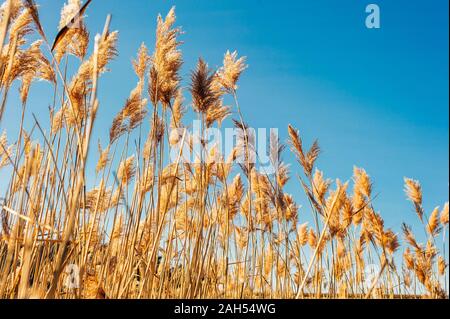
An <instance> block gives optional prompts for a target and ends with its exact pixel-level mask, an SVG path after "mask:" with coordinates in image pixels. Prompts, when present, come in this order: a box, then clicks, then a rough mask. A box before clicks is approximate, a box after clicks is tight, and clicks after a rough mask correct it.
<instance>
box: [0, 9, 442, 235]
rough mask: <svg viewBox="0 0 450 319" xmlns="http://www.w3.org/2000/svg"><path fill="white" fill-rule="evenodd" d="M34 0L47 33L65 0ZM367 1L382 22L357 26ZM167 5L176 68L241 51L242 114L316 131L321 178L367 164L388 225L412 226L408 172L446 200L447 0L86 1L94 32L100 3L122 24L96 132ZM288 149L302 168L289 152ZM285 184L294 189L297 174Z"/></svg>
mask: <svg viewBox="0 0 450 319" xmlns="http://www.w3.org/2000/svg"><path fill="white" fill-rule="evenodd" d="M37 2H38V3H39V4H40V5H41V6H40V13H41V19H42V20H43V24H44V28H45V30H46V32H47V33H48V34H49V35H50V36H51V37H52V36H54V35H55V34H56V31H57V30H56V28H57V23H58V21H59V12H60V8H61V7H62V4H63V2H64V1H63V0H39V1H37ZM369 3H376V4H378V5H379V6H380V8H381V29H379V30H374V29H372V30H369V29H367V28H366V27H365V24H364V21H365V17H366V13H365V6H366V5H367V4H369ZM172 5H176V12H177V16H178V20H177V24H178V25H180V26H182V27H183V30H184V31H185V34H184V35H183V36H182V40H183V41H184V42H185V44H184V45H183V46H182V49H183V54H184V60H185V65H184V67H183V70H182V75H183V76H185V77H186V78H187V76H188V75H189V72H190V70H191V69H192V68H193V66H194V64H195V62H196V60H197V58H198V57H199V56H202V57H203V58H205V59H206V61H208V62H209V64H210V66H212V67H217V66H219V65H220V64H221V60H222V57H223V54H224V52H225V51H226V50H227V49H230V50H235V49H236V50H238V52H239V54H240V55H245V56H247V57H248V61H247V62H248V64H249V69H248V70H247V71H246V72H245V74H244V75H243V77H242V79H241V81H240V90H239V99H240V103H241V107H242V109H243V113H244V116H245V118H246V121H247V122H249V124H250V125H251V126H252V127H276V128H279V130H280V133H281V138H282V139H283V140H285V139H286V136H287V134H286V133H287V125H288V123H291V124H292V125H294V126H295V127H297V128H299V129H300V131H301V134H302V136H303V138H304V140H305V143H307V144H308V145H310V143H312V141H313V139H314V138H318V139H319V142H320V145H321V147H322V149H323V153H322V155H321V157H320V160H319V162H318V167H319V168H320V169H321V170H324V171H325V174H326V176H327V177H330V178H340V179H342V180H348V179H349V178H350V177H351V175H352V168H353V165H357V166H360V167H363V168H365V169H366V170H367V172H368V173H369V174H370V175H371V176H372V177H373V180H374V190H375V193H379V196H378V198H377V199H376V201H375V207H376V208H377V210H379V211H381V213H382V215H383V216H384V218H385V220H386V224H387V226H389V227H394V228H395V230H396V231H398V232H399V231H400V227H399V226H400V223H401V222H402V221H407V222H408V223H409V224H413V225H416V226H417V223H416V219H417V218H416V217H415V215H414V213H413V212H412V209H411V205H410V204H409V203H408V202H407V201H406V200H405V195H404V193H403V177H405V176H407V177H413V178H415V179H418V180H420V181H421V183H422V186H423V189H424V204H425V207H426V209H427V212H430V210H431V209H432V208H434V207H435V206H438V205H439V206H442V205H443V204H444V202H446V201H447V200H448V191H449V189H448V188H449V170H448V163H449V148H448V142H449V122H448V116H449V107H448V102H449V94H448V84H449V83H448V67H449V66H448V54H449V43H448V23H449V20H448V1H447V0H433V1H430V0H416V1H410V0H408V1H407V0H389V1H381V0H371V1H362V0H346V1H335V0H326V1H325V0H315V1H306V0H304V1H301V0H296V1H281V0H280V1H262V0H260V1H257V0H246V1H237V0H226V1H225V0H222V1H217V0H215V1H207V0H202V1H193V0H190V1H186V0H185V1H162V0H127V1H124V0H120V1H119V0H94V1H93V2H92V4H91V6H90V7H89V9H88V10H87V19H86V21H87V24H88V26H89V29H90V30H91V32H92V33H93V34H94V33H95V32H101V30H102V27H103V23H104V20H105V17H106V14H107V13H111V14H112V15H113V20H112V26H111V27H112V29H118V30H119V31H120V38H119V47H118V49H119V54H120V56H119V58H118V59H116V60H115V61H114V62H113V63H111V64H110V69H111V71H112V72H111V73H109V74H106V75H104V76H103V78H102V79H101V82H100V90H101V94H100V102H101V106H100V108H101V110H100V114H99V118H98V121H97V123H96V128H95V129H96V131H97V133H98V132H99V134H98V135H96V136H94V138H95V140H94V141H96V140H97V138H98V137H100V138H101V139H102V141H103V142H106V140H107V132H108V130H109V126H110V124H111V120H112V118H113V116H114V115H115V114H116V113H117V112H118V110H119V109H120V108H121V106H122V104H123V102H124V101H125V99H126V98H127V97H128V94H129V92H130V90H131V89H132V88H134V86H135V84H136V79H135V76H134V73H133V71H132V69H131V63H130V61H131V59H132V57H134V56H135V54H136V51H137V49H138V47H139V45H140V44H141V42H143V41H144V42H145V43H146V45H147V46H148V47H149V48H150V49H152V48H153V43H154V31H155V23H156V22H155V19H156V15H157V14H158V13H162V14H163V15H165V14H166V13H167V11H168V10H169V9H170V7H171V6H172ZM187 84H188V83H187V82H185V83H184V85H187ZM49 96H51V90H50V89H49V88H48V85H47V84H37V85H35V86H34V89H32V91H31V95H30V103H29V105H30V110H33V112H36V113H37V115H38V117H39V118H40V119H42V120H44V119H46V118H47V117H48V115H47V113H48V112H47V107H48V104H49V102H50V100H51V99H49V98H48V97H49ZM15 101H17V100H16V99H15V98H12V99H11V100H10V103H9V104H10V106H8V108H9V109H11V108H13V109H14V107H12V106H11V105H14V104H17V105H18V103H17V102H15ZM17 110H18V108H16V112H17ZM5 118H6V119H10V120H8V121H6V120H5V119H4V121H3V122H4V123H2V126H4V127H5V128H6V129H7V130H10V129H11V130H13V129H14V125H15V124H14V120H13V119H15V118H16V117H15V115H14V114H12V111H8V113H6V115H5ZM6 122H7V123H6ZM2 129H3V127H2ZM94 150H95V149H94ZM285 159H286V160H287V161H288V162H291V163H292V164H293V165H292V168H293V170H294V171H299V168H298V166H297V165H296V164H295V163H294V162H293V161H292V157H291V156H290V155H288V154H286V155H285ZM0 176H1V175H0ZM2 178H3V176H2ZM3 187H4V186H2V188H3ZM3 189H4V188H3ZM288 191H290V192H292V193H293V194H294V195H296V197H298V196H301V195H300V194H301V190H300V187H299V186H298V184H297V181H296V179H293V180H292V181H291V182H290V186H289V187H288ZM298 198H300V199H301V200H300V204H302V205H304V209H303V214H306V215H307V216H308V218H309V212H307V210H308V206H307V203H306V201H303V200H302V199H303V197H298Z"/></svg>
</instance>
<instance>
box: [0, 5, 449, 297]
mask: <svg viewBox="0 0 450 319" xmlns="http://www.w3.org/2000/svg"><path fill="white" fill-rule="evenodd" d="M89 3H90V1H88V2H84V6H83V3H81V1H80V0H68V4H67V5H65V7H64V8H62V10H61V17H60V24H59V26H58V28H59V30H61V31H60V32H59V33H58V35H57V36H56V38H55V39H53V38H51V39H50V38H49V36H48V35H47V33H46V31H45V30H44V29H43V27H42V25H41V21H40V17H39V14H40V11H39V3H35V2H34V1H32V0H6V1H3V4H2V5H1V9H0V103H1V104H0V170H7V171H8V172H10V173H8V174H7V175H6V176H7V179H2V180H0V197H2V199H1V202H0V220H1V230H0V298H6V299H10V298H12V299H15V298H50V299H53V298H57V299H59V298H62V299H74V298H81V299H83V298H89V299H90V298H97V299H126V298H144V299H149V298H211V299H216V298H232V299H234V298H236V299H240V298H255V299H263V298H287V299H293V298H299V299H301V298H357V299H364V298H389V299H394V298H395V299H397V298H448V277H449V273H448V267H447V266H448V265H447V260H448V256H447V252H448V237H447V231H448V223H449V207H448V203H445V202H444V201H445V200H447V199H443V202H441V203H435V205H436V206H437V208H436V209H434V210H433V211H426V210H425V209H424V208H423V205H422V197H423V196H425V195H423V194H422V188H421V185H420V183H419V181H416V180H414V179H412V178H405V180H404V190H405V197H403V198H399V199H398V200H399V201H401V200H409V201H410V204H411V206H410V207H411V210H410V211H407V212H401V214H403V216H404V220H405V223H404V224H403V226H402V227H401V229H390V228H388V227H386V226H385V223H384V220H383V213H382V212H381V213H380V212H378V210H377V208H376V207H374V205H375V204H376V203H374V199H375V197H376V195H375V194H374V191H373V189H372V182H373V181H372V179H371V177H369V175H368V173H366V171H365V170H364V169H363V168H359V167H355V168H354V171H353V173H352V172H349V180H348V181H340V180H338V179H336V180H332V179H328V178H327V177H325V176H326V173H325V172H322V171H320V170H319V169H318V168H317V167H316V160H317V158H318V157H319V155H320V151H321V150H320V147H319V144H318V142H314V141H306V140H303V139H302V135H301V134H300V131H299V130H298V129H297V128H294V127H292V126H291V125H289V123H288V122H286V126H285V127H284V128H280V129H283V130H285V131H286V132H288V135H289V139H288V140H287V141H277V143H276V147H272V148H271V149H270V154H271V155H273V156H272V157H271V159H273V163H272V165H273V166H274V167H275V168H276V169H275V171H274V172H273V173H264V172H263V171H261V170H259V169H257V162H258V160H256V161H253V160H251V159H252V156H251V154H252V153H253V149H252V147H251V144H252V141H251V138H250V136H249V134H248V133H247V130H246V128H247V127H248V126H251V124H252V118H251V117H249V113H246V112H245V105H241V106H240V105H239V99H238V95H239V94H238V93H239V90H238V82H239V78H240V76H241V75H242V74H244V73H245V72H249V70H247V65H246V59H245V57H240V56H239V55H238V53H236V52H226V53H225V54H224V59H223V66H222V67H220V68H218V69H211V68H210V67H209V66H208V64H207V62H205V61H203V60H202V59H199V60H198V62H197V66H196V68H195V69H194V70H192V72H191V73H190V76H188V77H187V78H182V77H181V72H180V68H181V67H182V64H183V56H182V51H181V48H182V45H181V44H182V43H181V41H182V40H183V39H182V38H183V31H182V30H181V28H179V27H178V25H177V21H176V16H175V9H174V8H172V9H171V10H170V11H169V12H168V13H167V12H164V15H163V16H158V17H157V19H156V21H155V23H154V32H155V33H156V43H154V44H152V45H151V46H149V48H147V46H146V45H145V44H142V46H141V47H140V48H139V50H138V51H137V52H136V55H135V59H134V61H133V63H132V68H133V71H134V73H135V75H136V77H135V78H136V86H135V88H134V89H133V90H132V91H131V92H130V94H129V97H128V98H127V99H125V100H124V101H123V104H122V105H123V108H122V109H121V110H120V111H119V112H118V114H111V118H110V119H109V121H110V123H111V124H110V131H109V139H108V140H102V141H97V140H94V139H93V138H92V136H93V132H95V130H96V129H99V128H98V127H97V126H96V120H98V117H97V115H98V110H99V109H100V108H102V107H106V105H103V104H102V100H101V98H100V97H99V92H100V91H101V90H108V88H106V87H104V86H103V85H102V76H103V75H104V73H105V72H114V69H113V68H111V69H110V68H109V64H110V62H111V61H112V60H113V59H114V58H115V57H116V56H117V55H118V54H119V52H118V51H117V49H116V47H117V41H118V39H119V33H118V32H117V31H113V30H112V29H113V28H112V27H113V26H114V19H112V20H111V19H110V17H109V16H108V17H105V26H104V29H103V30H87V27H86V25H85V23H84V21H83V19H84V14H85V11H86V10H89V9H90V8H89ZM54 14H55V15H56V16H57V15H59V12H55V13H54ZM179 14H180V15H181V14H182V12H179ZM56 27H57V26H55V28H56ZM91 32H94V33H91ZM96 33H97V35H95V34H96ZM143 40H145V39H143ZM183 46H189V43H183ZM69 55H70V56H72V57H73V56H74V57H76V59H73V58H71V59H67V57H68V56H69ZM130 67H131V65H130ZM37 81H45V82H46V85H48V86H50V87H51V89H52V92H54V94H53V96H48V102H47V103H48V105H50V108H49V109H48V110H47V109H45V108H41V110H40V113H39V116H37V115H36V114H37V113H36V110H34V109H33V105H28V95H29V91H30V87H31V86H32V85H34V83H35V82H37ZM16 86H17V87H19V91H17V89H13V87H16ZM16 94H19V97H20V101H21V104H20V105H11V104H9V103H8V100H9V99H10V98H11V96H13V95H16ZM225 100H226V101H227V103H225V102H224V101H225ZM229 101H232V103H228V102H229ZM9 107H15V108H16V110H15V111H16V112H18V113H19V114H20V116H19V118H20V119H21V121H20V122H18V123H17V128H18V130H17V133H16V132H14V133H9V132H8V131H7V130H6V129H3V127H4V123H5V121H8V118H7V117H6V116H5V112H6V109H7V108H9ZM42 110H44V111H42ZM43 112H46V113H48V114H46V115H43ZM299 112H300V113H301V111H299ZM188 115H189V116H190V118H192V117H193V118H196V119H197V120H198V121H200V123H201V132H200V148H197V152H196V158H197V160H195V161H187V160H186V159H185V157H184V156H183V152H184V151H185V149H188V150H191V151H192V150H193V149H196V148H195V147H194V146H193V144H194V141H193V139H192V138H191V137H190V136H189V135H188V134H187V131H188V130H189V129H190V124H189V123H188V122H189V121H188V120H187V119H186V117H187V116H188ZM244 115H247V116H244ZM45 116H46V117H47V119H48V120H47V121H45V122H43V121H42V120H41V119H43V118H45ZM227 118H228V120H230V119H233V121H230V122H232V123H234V127H235V128H236V129H238V130H239V132H241V136H240V139H239V140H240V143H238V144H237V145H236V146H235V148H234V149H233V151H232V152H231V153H230V154H228V155H227V156H226V157H225V156H222V158H221V157H220V156H216V155H217V154H214V152H215V150H214V148H213V149H209V148H207V147H206V144H207V143H206V142H205V141H206V137H205V135H206V130H207V129H208V128H221V127H222V122H223V121H224V120H225V119H227ZM30 123H31V124H30ZM143 123H147V124H148V123H149V124H148V125H147V126H148V127H150V129H149V130H147V129H144V125H143ZM147 126H146V127H147ZM318 129H320V126H318ZM312 133H314V132H312ZM271 139H272V138H271ZM274 139H275V138H274ZM180 143H181V144H180ZM176 145H186V146H187V147H186V148H180V151H179V152H178V153H177V152H175V156H172V158H170V156H169V153H170V150H173V149H175V146H176ZM271 145H272V144H271ZM289 152H290V153H291V154H293V155H294V156H295V158H296V159H297V163H296V165H292V166H290V167H289V166H288V165H286V164H285V163H283V162H282V161H281V159H282V157H283V154H286V153H289ZM172 153H173V152H172ZM172 155H173V154H172ZM88 158H89V159H91V161H90V162H92V159H94V161H95V162H96V163H95V164H94V165H92V164H90V165H88V164H87V163H88ZM238 159H241V160H240V161H239V160H238ZM242 159H243V160H242ZM349 164H352V163H349ZM351 174H353V175H352V176H350V175H351ZM88 177H89V180H93V179H94V180H95V181H96V182H95V184H92V183H88V182H87V179H88ZM91 177H92V178H91ZM94 177H95V178H94ZM288 183H290V184H294V185H296V187H298V188H299V189H301V190H302V191H304V193H305V197H304V198H306V200H305V201H303V200H302V202H299V201H300V199H296V198H294V196H293V195H290V194H289V193H287V191H286V190H285V188H286V185H287V184H288ZM424 194H426V189H424ZM381 200H382V199H381ZM300 207H301V208H300ZM413 212H415V213H413ZM399 214H400V213H399ZM305 216H308V219H307V218H305ZM310 216H313V217H312V219H311V218H310ZM413 220H414V222H420V223H421V225H422V226H423V227H422V228H423V229H422V230H420V231H421V233H420V236H419V234H414V232H413V231H412V227H411V226H410V224H411V223H412V221H413ZM311 221H312V222H311ZM419 237H420V238H425V239H422V240H419V239H418V238H419Z"/></svg>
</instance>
